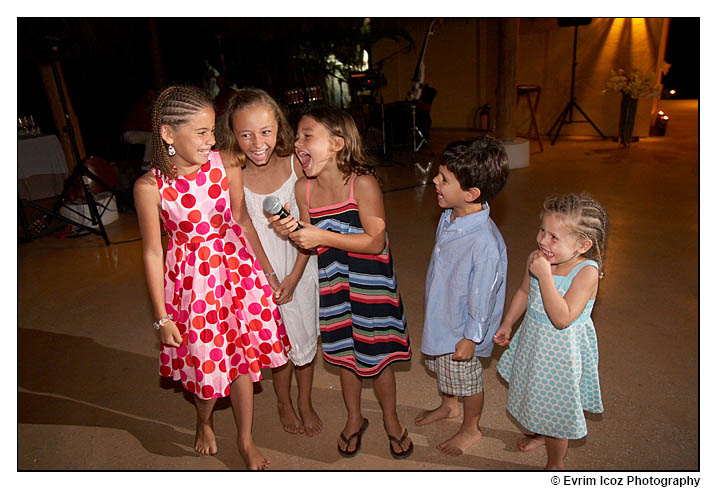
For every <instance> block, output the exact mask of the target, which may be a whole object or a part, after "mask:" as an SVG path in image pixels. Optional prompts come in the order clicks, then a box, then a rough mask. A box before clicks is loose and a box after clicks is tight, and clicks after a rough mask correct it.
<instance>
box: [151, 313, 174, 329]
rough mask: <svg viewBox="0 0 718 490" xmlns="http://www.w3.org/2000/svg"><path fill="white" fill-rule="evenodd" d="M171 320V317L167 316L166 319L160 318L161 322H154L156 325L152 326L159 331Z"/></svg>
mask: <svg viewBox="0 0 718 490" xmlns="http://www.w3.org/2000/svg"><path fill="white" fill-rule="evenodd" d="M170 320H171V319H170V316H169V315H167V316H166V317H164V318H160V319H159V320H157V321H156V322H154V323H153V324H152V326H153V327H154V328H155V330H159V329H160V327H161V326H162V325H164V324H166V323H167V322H169V321H170Z"/></svg>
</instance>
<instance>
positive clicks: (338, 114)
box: [302, 105, 381, 184]
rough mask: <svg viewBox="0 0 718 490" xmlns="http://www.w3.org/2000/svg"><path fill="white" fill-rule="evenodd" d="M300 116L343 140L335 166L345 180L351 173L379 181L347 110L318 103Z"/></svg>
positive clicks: (346, 180) (347, 179)
mask: <svg viewBox="0 0 718 490" xmlns="http://www.w3.org/2000/svg"><path fill="white" fill-rule="evenodd" d="M302 117H311V118H312V119H314V120H315V121H317V122H318V123H319V124H321V125H322V126H324V127H325V128H327V131H329V134H331V135H332V136H335V137H338V138H342V139H343V140H344V147H343V148H342V149H341V150H339V152H337V168H339V170H340V171H341V172H342V174H344V177H345V182H348V181H349V178H350V177H351V176H352V174H356V175H365V174H369V175H371V176H373V177H374V178H375V179H377V181H378V182H380V181H379V178H378V177H377V175H376V170H375V168H374V162H372V160H371V159H370V158H369V155H367V152H366V150H365V149H364V144H363V143H362V139H361V135H360V134H359V129H357V125H356V123H355V122H354V119H353V118H352V116H351V115H350V114H349V113H348V112H346V111H344V110H342V109H339V108H336V107H332V106H323V105H318V106H313V107H310V108H309V109H307V110H306V111H304V112H303V113H302ZM380 184H381V182H380Z"/></svg>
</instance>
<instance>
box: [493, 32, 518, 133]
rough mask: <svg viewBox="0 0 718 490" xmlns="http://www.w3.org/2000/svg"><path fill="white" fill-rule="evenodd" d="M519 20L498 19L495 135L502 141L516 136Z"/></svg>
mask: <svg viewBox="0 0 718 490" xmlns="http://www.w3.org/2000/svg"><path fill="white" fill-rule="evenodd" d="M518 41H519V20H518V19H500V20H499V73H498V75H499V77H498V78H499V80H498V82H499V83H498V88H497V94H496V137H497V138H498V139H500V140H502V141H513V140H514V139H515V138H516V127H515V124H514V107H515V106H516V52H517V49H518Z"/></svg>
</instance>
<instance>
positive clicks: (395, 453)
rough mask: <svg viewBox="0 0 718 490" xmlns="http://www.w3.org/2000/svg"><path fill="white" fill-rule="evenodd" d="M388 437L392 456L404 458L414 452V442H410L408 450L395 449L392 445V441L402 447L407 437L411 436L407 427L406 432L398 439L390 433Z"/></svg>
mask: <svg viewBox="0 0 718 490" xmlns="http://www.w3.org/2000/svg"><path fill="white" fill-rule="evenodd" d="M387 437H388V438H389V451H391V456H392V458H394V459H403V458H406V457H408V456H409V455H410V454H411V453H413V452H414V442H413V441H412V442H410V443H409V449H407V450H406V451H394V448H393V447H392V446H391V443H392V442H395V443H396V445H397V446H399V448H401V445H402V444H403V443H404V441H406V438H407V437H409V431H408V430H407V429H404V432H403V433H402V434H401V438H400V439H397V438H396V437H392V436H390V435H389V434H387Z"/></svg>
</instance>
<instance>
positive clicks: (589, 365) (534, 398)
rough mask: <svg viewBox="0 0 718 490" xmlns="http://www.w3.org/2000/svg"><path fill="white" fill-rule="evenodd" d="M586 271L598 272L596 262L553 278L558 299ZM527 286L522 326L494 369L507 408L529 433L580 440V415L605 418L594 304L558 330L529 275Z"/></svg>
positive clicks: (582, 423)
mask: <svg viewBox="0 0 718 490" xmlns="http://www.w3.org/2000/svg"><path fill="white" fill-rule="evenodd" d="M586 266H593V267H596V268H598V264H597V263H596V262H594V261H593V260H586V261H584V262H581V263H580V264H578V265H577V266H576V267H574V268H573V270H572V271H571V272H570V273H569V274H568V275H567V276H553V280H554V283H555V284H556V288H557V289H558V291H559V293H560V294H561V295H564V294H566V291H568V288H569V287H570V286H571V282H572V281H573V278H574V277H576V274H578V271H580V270H581V269H582V268H583V267H586ZM530 283H531V286H530V290H529V296H528V302H527V307H526V314H525V315H524V320H523V322H522V323H521V325H520V326H519V328H518V330H517V331H516V333H515V334H514V336H513V338H512V340H511V343H510V344H509V348H508V349H507V350H506V351H504V353H503V355H502V356H501V359H500V360H499V363H498V365H497V366H496V369H497V370H498V372H499V374H500V375H501V377H502V378H504V379H505V380H506V381H508V383H509V397H508V401H507V404H506V408H507V409H508V411H509V413H510V414H511V415H513V416H514V417H515V418H516V420H517V421H518V422H519V423H520V424H521V425H522V426H524V427H525V428H526V429H528V430H529V431H531V432H534V433H536V434H542V435H547V436H551V437H556V438H560V439H580V438H582V437H584V436H585V435H586V434H587V429H586V418H585V417H584V414H583V411H584V410H587V411H589V412H593V413H601V412H603V403H602V402H601V390H600V387H599V383H598V342H597V339H596V330H595V329H594V327H593V321H592V320H591V310H592V309H593V303H594V300H589V301H588V303H587V304H586V307H585V308H584V309H583V311H582V312H581V314H580V315H579V316H578V318H576V320H574V321H573V322H572V323H571V324H570V325H568V326H567V327H566V328H564V329H562V330H558V329H557V328H556V327H554V326H553V325H552V324H551V321H550V320H549V317H548V315H547V314H546V311H545V310H544V307H543V302H542V299H541V290H540V288H539V282H538V279H536V278H535V277H534V276H533V275H532V276H531V277H530Z"/></svg>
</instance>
